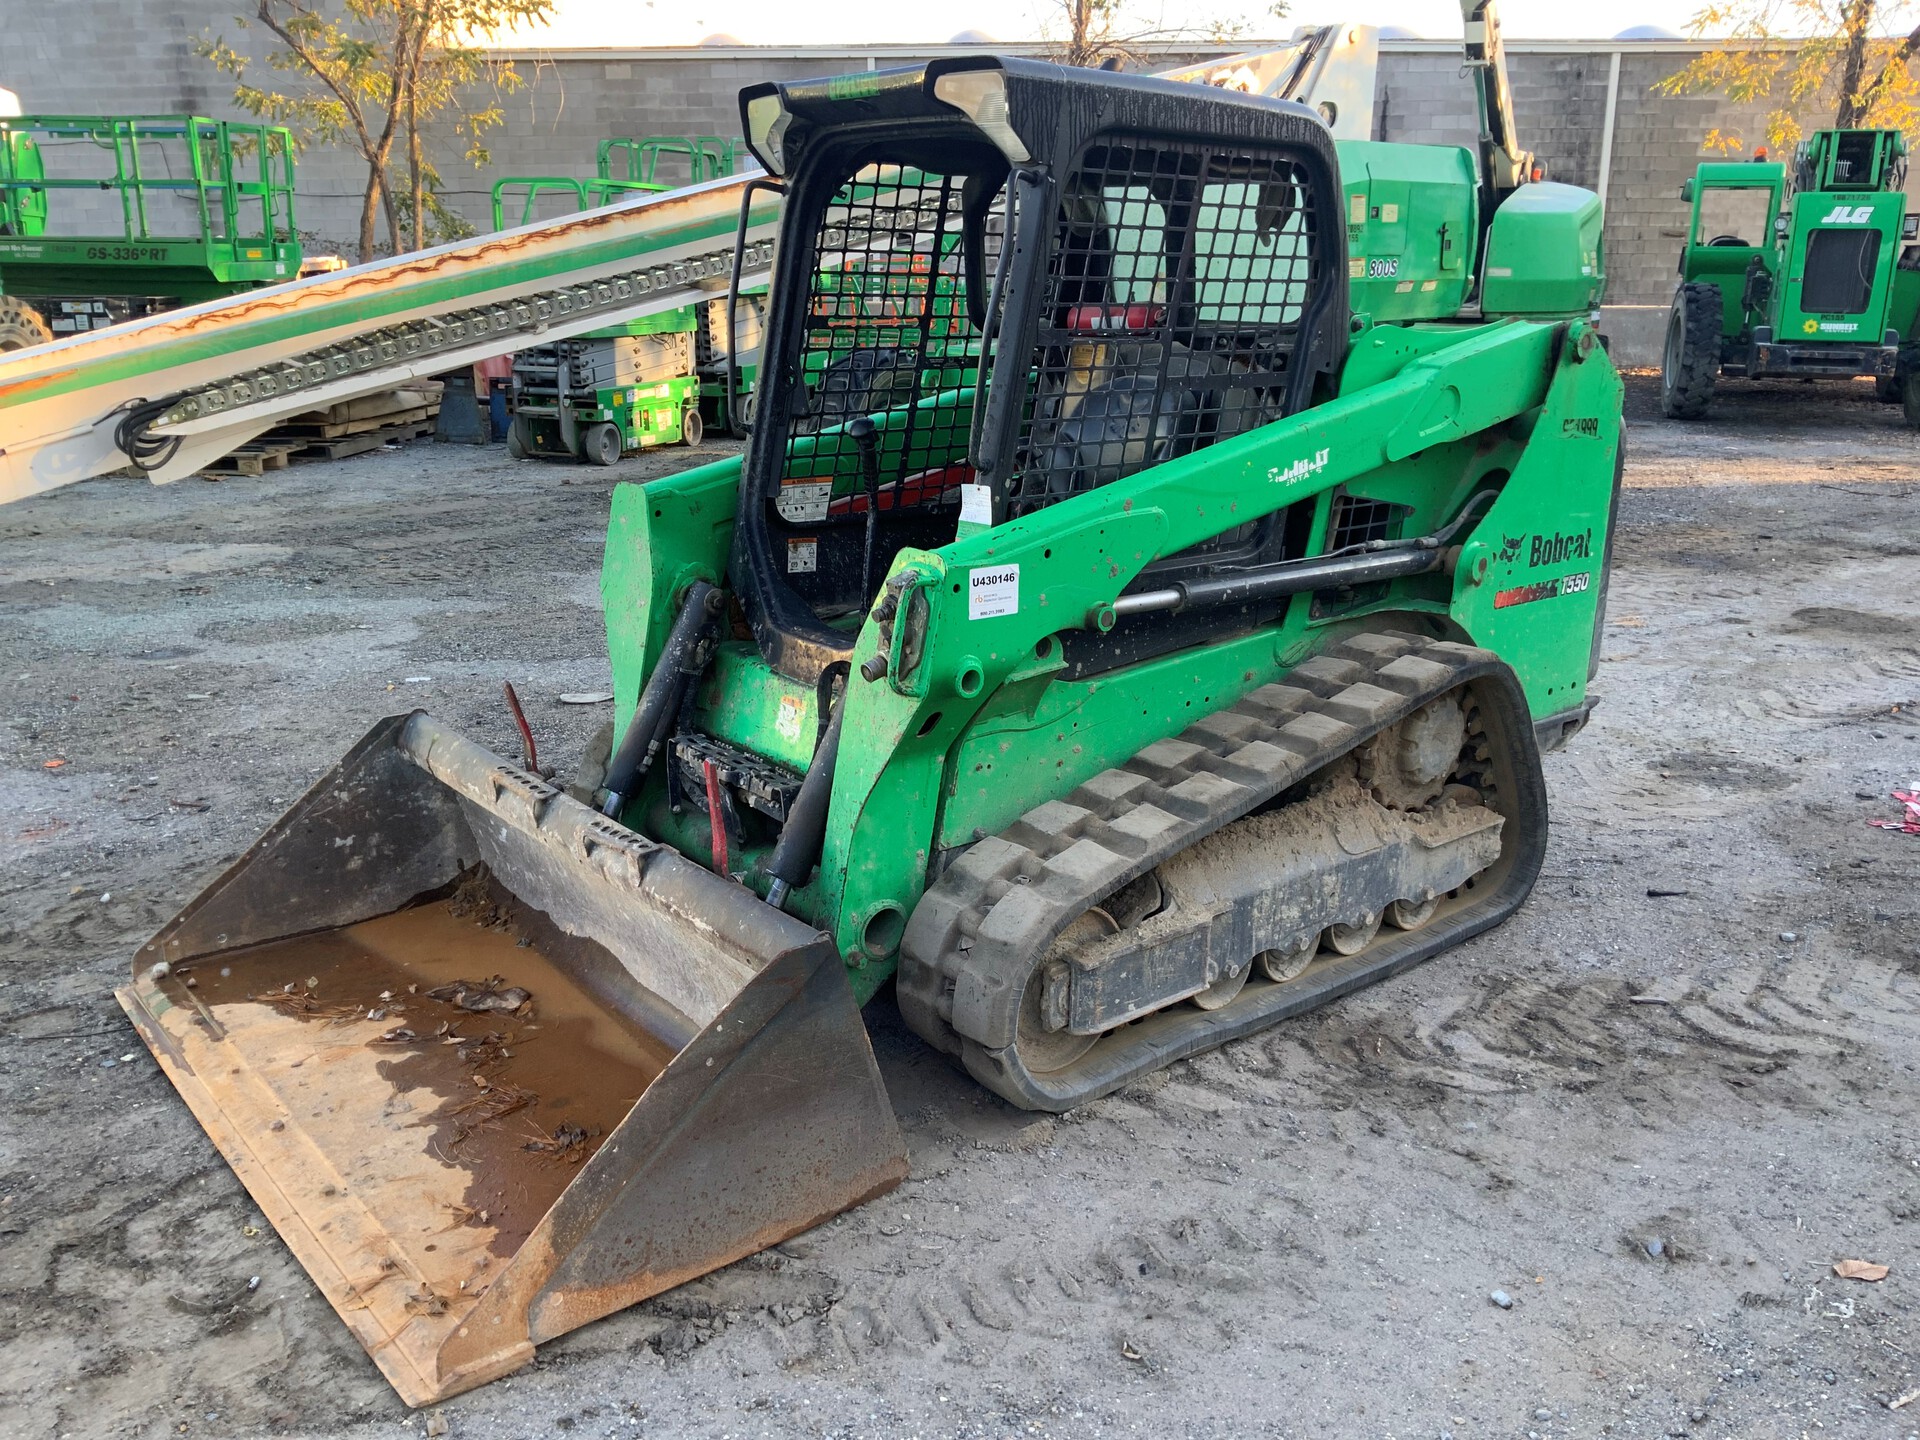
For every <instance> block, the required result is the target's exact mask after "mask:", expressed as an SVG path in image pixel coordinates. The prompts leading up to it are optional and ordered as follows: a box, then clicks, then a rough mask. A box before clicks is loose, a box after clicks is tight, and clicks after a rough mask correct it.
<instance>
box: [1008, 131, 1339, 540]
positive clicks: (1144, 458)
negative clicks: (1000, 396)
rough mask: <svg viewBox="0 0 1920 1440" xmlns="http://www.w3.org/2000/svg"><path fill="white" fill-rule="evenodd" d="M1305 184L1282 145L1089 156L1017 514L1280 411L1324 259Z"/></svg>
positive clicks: (1041, 363)
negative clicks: (1270, 149) (1268, 149)
mask: <svg viewBox="0 0 1920 1440" xmlns="http://www.w3.org/2000/svg"><path fill="white" fill-rule="evenodd" d="M1307 186H1308V179H1307V175H1306V172H1305V170H1304V168H1303V167H1301V166H1300V165H1298V164H1297V163H1296V162H1294V161H1293V160H1290V159H1289V158H1287V157H1286V156H1285V155H1282V154H1278V153H1261V152H1258V151H1252V150H1249V149H1246V148H1240V147H1236V148H1230V149H1229V148H1220V147H1218V146H1214V145H1207V144H1185V143H1173V142H1169V141H1164V140H1158V139H1156V140H1145V139H1141V140H1134V139H1131V138H1127V137H1114V136H1109V137H1106V138H1104V139H1102V140H1099V141H1097V142H1095V143H1094V144H1093V145H1091V146H1090V147H1089V148H1088V149H1087V151H1086V152H1085V153H1084V155H1083V156H1082V158H1081V160H1080V163H1079V164H1078V165H1077V166H1076V167H1075V168H1074V170H1073V171H1072V172H1071V173H1070V175H1069V176H1068V178H1067V181H1066V183H1065V185H1064V187H1063V189H1062V192H1061V201H1060V208H1059V213H1058V216H1057V218H1056V232H1055V244H1054V247H1053V250H1052V252H1051V257H1050V260H1049V269H1048V274H1047V276H1046V280H1045V285H1044V290H1043V300H1042V305H1041V310H1040V318H1039V327H1038V331H1037V333H1036V336H1035V345H1034V350H1033V360H1034V364H1033V367H1032V371H1031V374H1030V377H1029V382H1028V383H1029V390H1028V399H1027V408H1026V414H1025V418H1024V421H1023V425H1022V430H1021V435H1020V442H1019V446H1018V449H1017V451H1016V454H1015V457H1014V476H1013V479H1012V481H1011V483H1010V485H1009V487H1008V511H1009V513H1010V514H1011V515H1022V514H1027V513H1030V512H1032V511H1034V510H1037V509H1040V508H1042V507H1044V506H1047V505H1051V504H1053V503H1054V502H1056V501H1058V500H1062V499H1065V498H1066V497H1068V496H1071V495H1079V494H1084V493H1085V492H1087V491H1089V490H1093V489H1096V488H1098V487H1099V486H1101V485H1105V484H1108V483H1110V482H1112V481H1114V480H1117V479H1120V478H1121V477H1123V476H1126V475H1131V474H1133V473H1134V472H1135V471H1138V470H1141V469H1144V468H1146V467H1147V466H1150V465H1156V464H1159V463H1161V462H1163V461H1166V460H1170V459H1173V458H1175V457H1177V456H1180V455H1184V454H1187V453H1189V452H1191V451H1194V450H1198V449H1200V448H1202V447H1204V446H1207V445H1211V444H1212V443H1214V442H1215V441H1216V440H1223V439H1226V438H1228V437H1229V436H1233V435H1238V434H1240V433H1241V432H1243V431H1245V430H1249V429H1252V428H1253V427H1255V426H1258V425H1263V424H1266V423H1268V422H1269V421H1272V420H1275V419H1278V418H1279V417H1280V416H1281V414H1282V413H1283V412H1284V407H1285V403H1286V396H1287V393H1288V389H1289V382H1290V379H1291V376H1290V366H1291V365H1292V363H1293V359H1294V355H1295V352H1296V350H1297V348H1298V341H1299V336H1300V323H1301V319H1302V316H1303V315H1304V314H1306V313H1308V311H1309V308H1310V302H1311V300H1312V299H1313V298H1314V296H1315V293H1316V290H1317V287H1318V286H1319V285H1320V284H1321V282H1322V271H1323V268H1324V266H1323V263H1322V260H1321V249H1322V247H1321V245H1320V243H1319V242H1318V237H1317V236H1316V235H1315V233H1314V225H1313V206H1312V205H1311V204H1310V203H1309V201H1310V198H1311V197H1310V196H1309V194H1308V191H1307ZM1003 364H1004V362H1003ZM1222 538H1225V537H1222Z"/></svg>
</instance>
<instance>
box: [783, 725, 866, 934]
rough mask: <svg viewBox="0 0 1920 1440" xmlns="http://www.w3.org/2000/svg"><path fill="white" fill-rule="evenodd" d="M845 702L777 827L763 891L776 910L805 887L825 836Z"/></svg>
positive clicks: (828, 727) (821, 738)
mask: <svg viewBox="0 0 1920 1440" xmlns="http://www.w3.org/2000/svg"><path fill="white" fill-rule="evenodd" d="M846 714H847V701H846V697H845V696H844V695H843V696H841V698H840V703H839V705H837V706H835V707H834V711H833V719H832V720H830V721H828V722H827V733H826V734H825V735H822V736H821V737H820V744H819V745H818V747H816V748H815V750H814V752H813V761H812V763H811V764H809V765H808V766H807V777H806V779H804V780H802V781H801V782H800V793H799V794H798V795H796V796H794V798H793V808H792V809H791V810H789V811H788V812H787V823H786V824H785V825H783V826H781V827H780V838H779V839H778V840H777V841H775V842H774V846H773V858H772V859H770V860H769V861H768V862H767V873H768V874H769V875H771V876H773V883H772V884H771V885H769V886H768V887H767V903H768V904H769V905H771V906H773V908H774V909H776V910H784V909H786V907H787V894H788V892H789V891H791V890H793V889H794V887H796V886H799V885H804V884H806V883H807V877H808V876H809V875H811V874H812V873H813V865H814V862H815V861H816V860H818V859H819V858H820V844H821V841H822V839H823V838H824V837H825V835H826V833H827V802H828V801H829V800H830V799H832V798H833V767H834V762H835V761H837V760H838V759H839V758H840V722H841V721H842V720H844V719H845V718H846Z"/></svg>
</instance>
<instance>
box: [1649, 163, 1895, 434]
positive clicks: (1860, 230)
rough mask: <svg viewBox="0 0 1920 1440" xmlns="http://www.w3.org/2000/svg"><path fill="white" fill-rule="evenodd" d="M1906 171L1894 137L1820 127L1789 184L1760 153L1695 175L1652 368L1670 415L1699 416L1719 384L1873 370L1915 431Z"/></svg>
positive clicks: (1686, 195)
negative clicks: (1658, 356)
mask: <svg viewBox="0 0 1920 1440" xmlns="http://www.w3.org/2000/svg"><path fill="white" fill-rule="evenodd" d="M1906 173H1907V142H1906V137H1905V136H1904V135H1902V134H1901V133H1900V132H1899V131H1898V130H1819V131H1816V132H1814V134H1813V135H1811V136H1809V137H1808V138H1807V139H1806V140H1805V141H1804V142H1802V144H1801V145H1800V146H1799V147H1798V149H1797V150H1796V151H1795V153H1794V159H1793V168H1792V173H1791V175H1789V173H1788V169H1787V167H1786V166H1784V165H1782V164H1780V163H1778V162H1777V161H1769V160H1767V159H1766V158H1765V153H1764V152H1759V153H1757V154H1756V156H1755V158H1754V159H1752V160H1750V161H1730V162H1712V163H1709V164H1704V165H1702V166H1700V168H1699V170H1698V171H1697V172H1695V174H1694V177H1693V178H1692V179H1691V180H1689V181H1687V183H1686V184H1685V186H1683V187H1682V189H1681V192H1680V198H1681V199H1683V200H1685V201H1687V202H1688V203H1689V205H1690V207H1691V209H1690V212H1689V221H1688V226H1687V243H1686V245H1685V247H1684V248H1683V249H1682V250H1681V252H1680V286H1679V288H1678V289H1677V290H1676V291H1675V292H1674V297H1673V310H1672V313H1671V314H1670V315H1669V316H1668V320H1667V338H1666V348H1665V351H1664V355H1663V359H1662V367H1661V386H1660V403H1661V408H1662V409H1663V410H1664V411H1665V412H1666V414H1667V415H1668V416H1669V417H1670V418H1672V419H1676V420H1697V419H1699V418H1700V417H1701V416H1703V415H1705V414H1706V413H1707V406H1708V404H1709V403H1710V402H1711V401H1712V399H1713V386H1714V381H1715V380H1716V379H1717V378H1718V377H1720V376H1722V375H1727V376H1744V377H1748V378H1756V379H1757V378H1760V377H1763V376H1796V377H1800V378H1805V379H1852V378H1853V377H1855V376H1862V375H1870V376H1872V377H1873V378H1874V379H1875V381H1876V382H1877V386H1876V389H1877V392H1878V394H1879V396H1880V398H1881V399H1882V400H1886V401H1891V402H1897V403H1900V404H1902V405H1904V407H1905V411H1906V418H1907V423H1908V424H1909V425H1914V426H1920V377H1916V376H1915V374H1914V367H1913V365H1912V364H1911V363H1910V362H1911V360H1912V354H1911V347H1912V345H1913V343H1914V342H1915V341H1916V340H1920V335H1916V333H1915V326H1914V318H1915V312H1916V311H1917V310H1920V247H1915V246H1912V245H1907V246H1905V248H1904V249H1903V248H1902V246H1903V242H1906V241H1911V240H1913V239H1915V238H1916V236H1920V216H1916V215H1909V214H1908V213H1907V197H1906V194H1905V189H1904V186H1905V183H1906Z"/></svg>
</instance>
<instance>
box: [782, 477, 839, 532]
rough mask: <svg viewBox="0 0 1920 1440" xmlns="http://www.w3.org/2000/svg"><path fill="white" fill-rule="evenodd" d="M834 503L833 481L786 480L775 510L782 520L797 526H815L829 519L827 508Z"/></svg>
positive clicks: (783, 482)
mask: <svg viewBox="0 0 1920 1440" xmlns="http://www.w3.org/2000/svg"><path fill="white" fill-rule="evenodd" d="M832 502H833V482H832V481H831V480H785V481H782V482H781V484H780V498H779V499H778V500H775V501H774V502H773V508H774V509H776V510H778V511H779V512H780V518H781V519H782V520H786V521H790V522H791V523H793V524H795V525H813V524H817V523H818V522H820V521H822V520H824V519H826V518H827V506H828V505H830V504H831V503H832Z"/></svg>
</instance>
